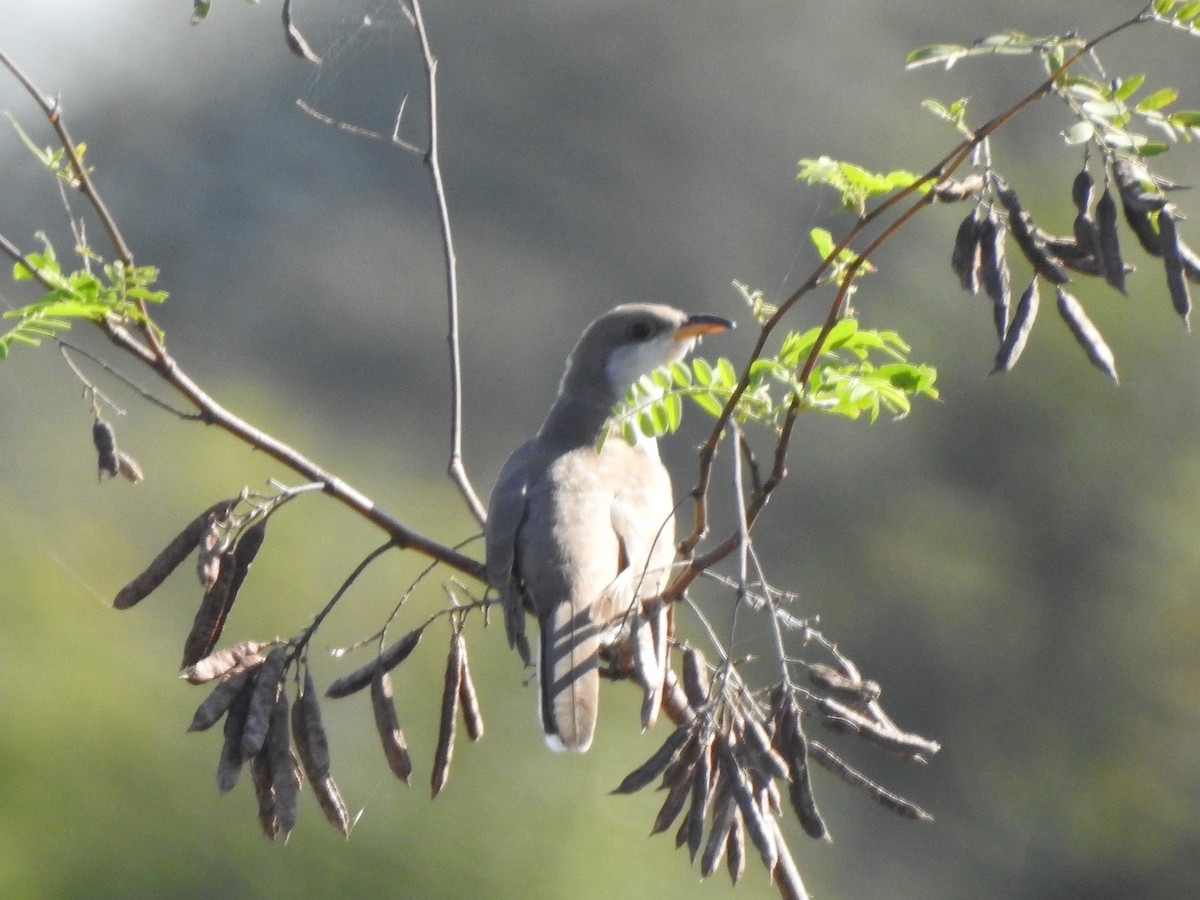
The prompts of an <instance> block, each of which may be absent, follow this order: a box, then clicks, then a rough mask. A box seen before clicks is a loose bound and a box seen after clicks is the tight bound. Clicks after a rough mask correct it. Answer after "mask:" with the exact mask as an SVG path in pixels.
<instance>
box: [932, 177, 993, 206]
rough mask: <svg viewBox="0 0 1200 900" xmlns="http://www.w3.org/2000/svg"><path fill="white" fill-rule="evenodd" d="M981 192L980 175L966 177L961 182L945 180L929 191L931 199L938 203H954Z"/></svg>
mask: <svg viewBox="0 0 1200 900" xmlns="http://www.w3.org/2000/svg"><path fill="white" fill-rule="evenodd" d="M981 190H983V176H982V175H968V176H967V177H966V178H964V179H963V180H962V181H955V180H954V179H953V178H946V179H944V180H942V181H939V182H938V183H937V184H935V185H934V186H933V187H932V188H931V189H930V193H931V194H932V195H933V199H934V200H937V201H938V202H939V203H955V202H957V201H960V200H967V199H969V198H971V197H973V196H974V195H975V194H977V193H979V191H981Z"/></svg>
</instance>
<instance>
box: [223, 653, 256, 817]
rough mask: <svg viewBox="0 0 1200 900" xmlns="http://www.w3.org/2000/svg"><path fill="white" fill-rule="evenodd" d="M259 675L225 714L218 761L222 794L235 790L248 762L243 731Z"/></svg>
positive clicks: (244, 686) (243, 690)
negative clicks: (243, 753) (244, 751)
mask: <svg viewBox="0 0 1200 900" xmlns="http://www.w3.org/2000/svg"><path fill="white" fill-rule="evenodd" d="M257 674H258V673H257V672H254V673H252V677H251V678H250V679H248V680H247V681H246V683H245V684H244V685H243V686H242V689H241V690H240V691H238V693H237V696H236V697H235V698H234V701H233V703H232V704H231V705H230V707H229V711H228V712H227V713H226V714H225V728H224V737H225V742H224V743H223V744H222V745H221V758H220V759H219V760H218V761H217V790H219V791H220V792H221V793H222V794H225V793H228V792H229V791H231V790H233V786H234V785H235V784H237V780H238V776H239V775H241V774H242V765H243V764H244V763H245V762H246V759H245V757H244V756H242V730H243V729H244V728H245V725H246V713H248V712H249V711H250V697H251V695H252V694H253V693H254V678H253V675H257Z"/></svg>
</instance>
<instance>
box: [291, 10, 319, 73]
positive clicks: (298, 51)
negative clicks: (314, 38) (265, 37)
mask: <svg viewBox="0 0 1200 900" xmlns="http://www.w3.org/2000/svg"><path fill="white" fill-rule="evenodd" d="M283 39H284V42H285V43H286V44H287V46H288V49H289V50H291V51H292V53H293V54H294V55H295V56H298V57H300V58H301V59H303V60H307V61H308V62H310V63H314V64H316V65H320V64H321V57H319V56H317V54H316V53H314V52H313V48H312V47H310V46H309V44H308V41H306V40H305V39H304V35H303V34H301V33H300V29H299V28H297V27H296V25H295V23H294V22H293V21H292V0H283Z"/></svg>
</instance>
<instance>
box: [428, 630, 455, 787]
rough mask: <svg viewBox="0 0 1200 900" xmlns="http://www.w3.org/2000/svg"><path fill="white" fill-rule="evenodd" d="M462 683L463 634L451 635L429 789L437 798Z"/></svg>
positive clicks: (450, 755)
mask: <svg viewBox="0 0 1200 900" xmlns="http://www.w3.org/2000/svg"><path fill="white" fill-rule="evenodd" d="M461 684H462V634H460V633H459V632H457V631H456V632H454V633H453V634H452V635H451V636H450V652H449V654H447V656H446V680H445V684H444V685H443V687H442V718H441V722H440V724H439V726H438V740H437V747H436V748H434V752H433V774H432V775H431V777H430V780H429V783H430V789H431V792H432V795H433V796H434V797H436V796H437V795H438V794H440V793H441V791H442V788H443V787H445V784H446V779H447V778H448V777H449V775H450V761H451V760H452V759H453V758H454V730H455V724H456V722H457V720H458V695H459V688H460V686H461Z"/></svg>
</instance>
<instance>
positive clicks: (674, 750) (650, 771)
mask: <svg viewBox="0 0 1200 900" xmlns="http://www.w3.org/2000/svg"><path fill="white" fill-rule="evenodd" d="M691 733H692V729H691V728H690V727H689V726H687V725H680V726H679V727H678V728H676V729H675V730H674V731H672V732H671V734H670V735H668V737H667V739H666V740H665V741H664V742H663V744H662V746H661V747H659V748H658V749H657V750H655V751H654V753H653V754H652V755H651V756H650V758H649V759H648V760H646V761H645V762H644V763H642V764H641V765H640V766H638V767H637V768H636V769H634V770H633V771H632V772H630V773H629V774H628V775H626V776H625V778H624V779H623V780H622V781H621V783H620V784H619V785H617V786H616V787H615V788H614V789H613V791H612V793H614V794H632V793H633V792H634V791H638V790H641V789H642V788H644V787H645V786H646V785H648V784H649V783H650V782H651V781H653V780H654V779H655V778H657V777H658V776H659V775H661V774H662V772H663V770H664V769H666V767H667V766H668V764H670V763H671V762H672V761H673V760H674V759H675V757H676V755H677V754H678V753H679V751H680V750H681V749H683V745H684V744H685V743H686V742H687V739H688V737H689V736H690V735H691Z"/></svg>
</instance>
